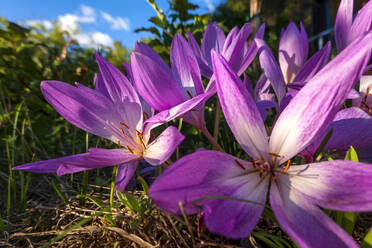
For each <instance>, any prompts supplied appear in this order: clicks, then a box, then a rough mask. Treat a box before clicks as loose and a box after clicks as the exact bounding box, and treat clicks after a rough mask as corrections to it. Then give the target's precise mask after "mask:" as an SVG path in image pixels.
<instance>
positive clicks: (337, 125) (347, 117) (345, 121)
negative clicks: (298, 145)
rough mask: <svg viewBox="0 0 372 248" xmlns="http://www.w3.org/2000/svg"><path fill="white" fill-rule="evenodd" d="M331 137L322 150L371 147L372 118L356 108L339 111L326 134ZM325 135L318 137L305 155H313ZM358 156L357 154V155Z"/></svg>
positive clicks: (308, 147)
mask: <svg viewBox="0 0 372 248" xmlns="http://www.w3.org/2000/svg"><path fill="white" fill-rule="evenodd" d="M331 129H332V135H331V137H330V138H329V140H328V142H327V144H326V145H325V146H324V149H323V150H325V151H326V150H348V149H349V148H350V146H353V147H354V148H355V149H360V148H364V147H368V146H371V145H372V117H371V116H369V115H368V114H367V113H365V112H364V111H363V110H362V109H360V108H357V107H352V108H347V109H343V110H340V111H339V112H338V113H337V114H336V116H335V118H334V119H333V122H332V123H331V124H330V125H329V127H328V129H327V133H328V132H329V130H331ZM324 136H325V135H322V136H318V137H317V138H316V139H315V140H314V141H313V142H311V144H310V145H308V146H307V147H306V149H305V151H304V152H305V154H309V155H310V154H311V156H313V155H314V153H315V151H316V149H317V148H318V147H319V145H320V143H321V142H322V140H323V139H324ZM358 155H359V154H358Z"/></svg>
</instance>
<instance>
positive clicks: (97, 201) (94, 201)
mask: <svg viewBox="0 0 372 248" xmlns="http://www.w3.org/2000/svg"><path fill="white" fill-rule="evenodd" d="M76 198H78V199H81V198H88V199H89V200H91V201H92V202H93V203H94V204H96V205H97V206H98V207H104V206H105V203H103V201H101V200H100V199H98V198H97V197H94V196H90V195H77V196H76Z"/></svg>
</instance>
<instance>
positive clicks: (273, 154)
mask: <svg viewBox="0 0 372 248" xmlns="http://www.w3.org/2000/svg"><path fill="white" fill-rule="evenodd" d="M269 155H271V156H274V157H277V158H280V157H281V156H280V155H279V154H276V153H273V152H269Z"/></svg>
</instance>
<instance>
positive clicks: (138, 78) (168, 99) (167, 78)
mask: <svg viewBox="0 0 372 248" xmlns="http://www.w3.org/2000/svg"><path fill="white" fill-rule="evenodd" d="M130 63H131V68H132V73H133V79H134V82H133V83H134V85H135V86H136V89H137V90H138V93H139V94H140V95H141V96H142V97H143V99H145V101H146V102H147V103H148V104H149V105H150V106H151V107H153V108H154V109H156V110H158V111H162V110H164V109H169V108H171V107H173V106H175V105H177V104H180V103H181V102H183V101H184V100H185V99H186V97H185V95H184V94H183V92H182V90H181V88H180V87H179V85H177V83H176V82H175V81H174V80H173V78H172V76H171V73H170V70H169V68H168V69H167V70H164V68H163V67H162V66H160V65H159V64H158V62H157V60H153V59H152V58H150V57H148V56H146V55H144V54H141V53H138V52H133V53H132V54H131V62H130Z"/></svg>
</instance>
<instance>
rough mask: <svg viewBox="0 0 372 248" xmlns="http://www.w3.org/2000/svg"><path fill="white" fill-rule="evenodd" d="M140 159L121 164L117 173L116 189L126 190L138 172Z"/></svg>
mask: <svg viewBox="0 0 372 248" xmlns="http://www.w3.org/2000/svg"><path fill="white" fill-rule="evenodd" d="M137 165H138V161H134V162H130V163H125V164H120V165H119V166H118V172H117V174H116V180H115V189H116V190H120V191H124V190H125V188H126V187H127V185H128V183H129V182H130V179H132V177H133V175H134V173H135V172H136V169H137Z"/></svg>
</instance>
